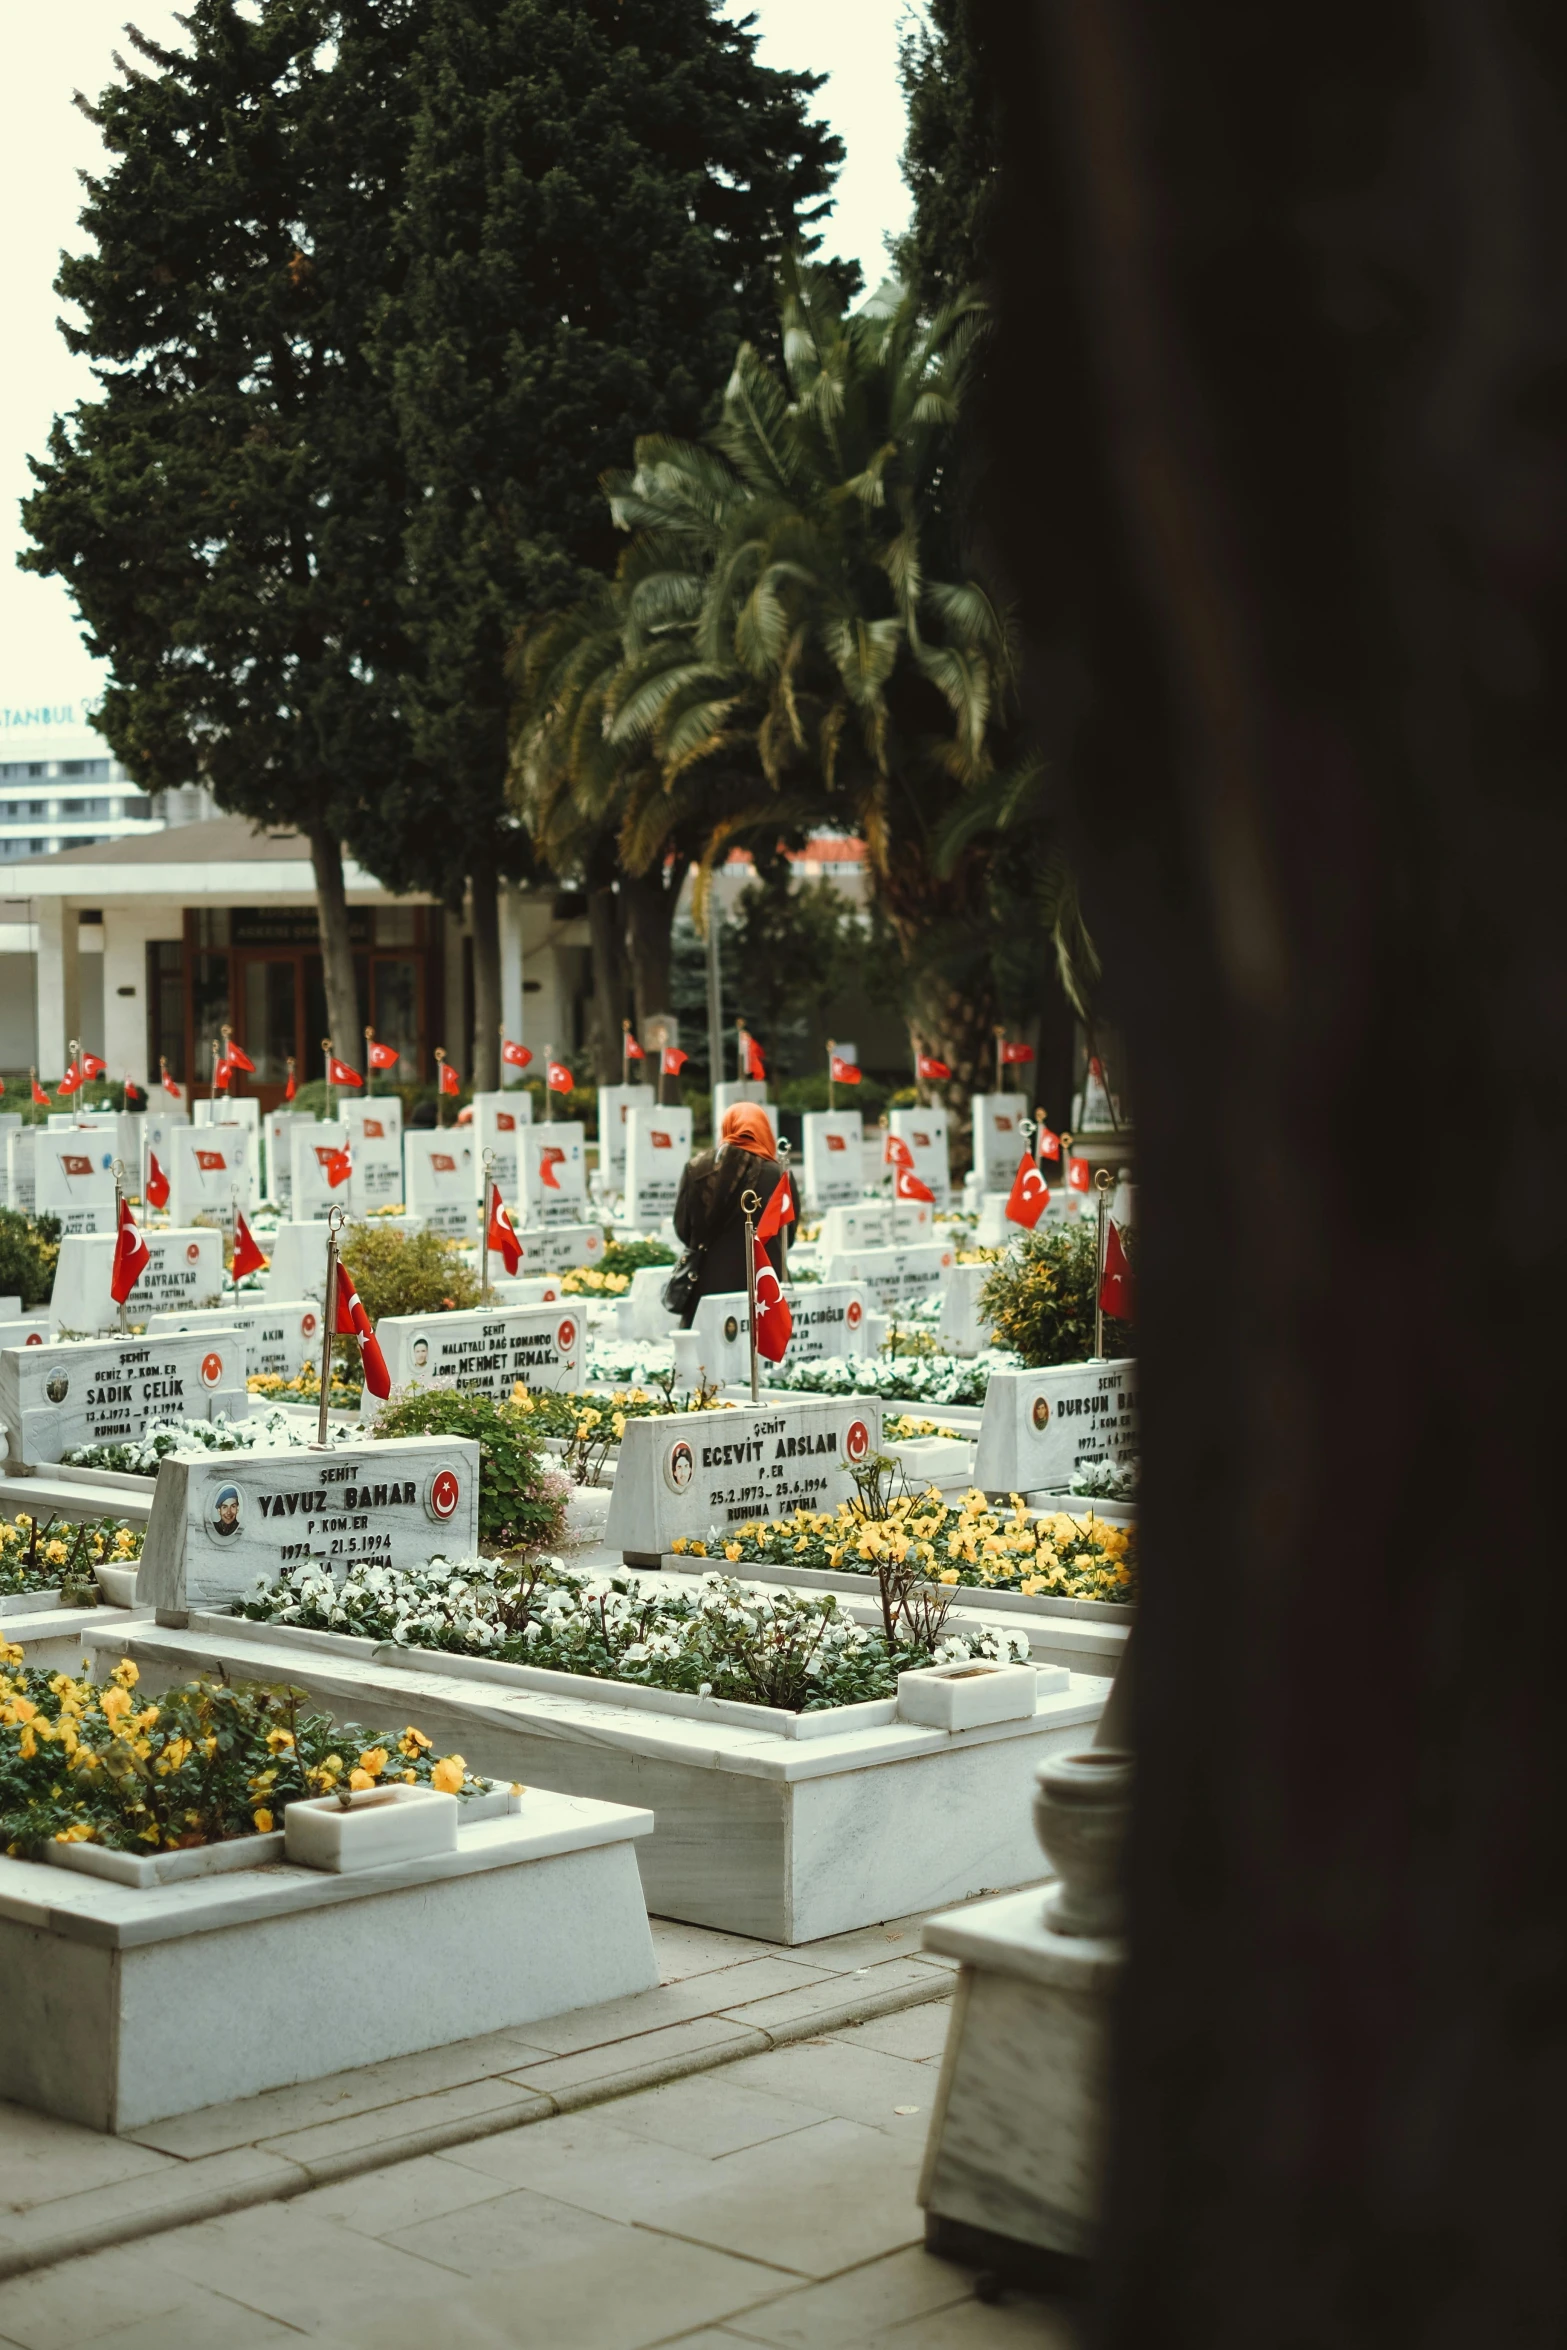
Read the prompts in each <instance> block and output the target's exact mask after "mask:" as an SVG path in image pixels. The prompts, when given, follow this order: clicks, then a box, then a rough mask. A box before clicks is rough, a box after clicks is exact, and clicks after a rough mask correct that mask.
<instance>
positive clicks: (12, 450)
mask: <svg viewBox="0 0 1567 2350" xmlns="http://www.w3.org/2000/svg"><path fill="white" fill-rule="evenodd" d="M917 5H918V0H724V13H725V14H726V15H728V16H731V17H736V18H738V17H742V16H745V15H747V14H751V13H754V14H755V16H756V18H757V20H758V26H759V29H760V31H761V34H762V48H761V55H762V59H763V62H764V63H765V64H768V65H777V66H788V67H796V68H798V67H808V68H810V69H811V70H812V71H813V72H817V73H826V74H829V75H830V76H831V79H830V81H829V83H828V85H827V87H826V88H825V89H824V90H823V91H822V92H821V93H820V96H819V98H818V105H819V106H820V108H821V110H822V111H823V112H824V113H825V114H826V116H827V118H828V119H829V121H830V122H831V123H832V125H833V127H834V129H835V130H837V131H838V132H839V133H840V134H841V136H842V138H843V140H844V143H845V145H846V146H847V148H848V161H847V163H846V165H845V167H844V171H843V175H842V178H841V180H840V182H839V192H838V206H837V214H836V225H835V226H834V227H833V228H832V229H831V230H830V231H829V234H828V239H827V249H828V250H829V251H837V252H840V253H845V254H851V255H852V256H853V257H854V258H855V259H856V260H857V261H858V262H859V264H860V267H861V269H862V270H863V271H864V273H865V278H866V281H867V283H868V284H869V285H875V284H876V282H877V280H878V279H879V278H880V277H881V276H883V275H884V273H885V248H884V243H883V240H884V238H885V236H886V234H887V233H888V232H889V231H896V230H897V229H899V228H901V227H902V226H903V224H904V222H905V220H906V218H907V214H908V200H907V195H906V191H905V189H904V186H903V182H902V180H901V179H900V177H899V174H898V152H899V149H900V148H901V146H902V144H903V102H902V93H901V91H900V90H899V87H898V80H897V36H898V27H899V25H900V23H901V22H902V21H903V20H904V19H905V18H906V17H907V16H908V15H909V14H910V12H911V8H917ZM127 18H131V19H132V21H134V22H135V23H136V24H138V25H140V27H141V28H142V30H143V32H145V33H147V34H148V35H149V36H151V37H152V38H153V39H156V40H162V41H166V42H168V43H169V44H170V45H171V46H172V45H174V44H175V43H177V41H178V39H179V29H178V27H177V26H176V24H175V22H174V10H173V9H172V8H170V7H167V6H165V5H163V4H162V0H53V4H52V5H50V4H49V0H43V4H42V5H32V6H24V5H23V4H22V0H12V5H11V7H9V8H8V9H7V10H6V21H5V28H4V31H3V33H0V65H3V68H4V71H3V74H0V218H3V219H4V220H5V223H6V237H5V262H4V317H5V337H4V345H3V351H4V356H3V359H0V703H6V704H12V705H16V704H23V703H37V702H45V701H47V702H59V701H66V700H70V699H72V698H74V697H75V696H77V695H81V694H90V693H92V692H93V691H94V690H95V687H96V684H97V682H98V679H99V671H98V667H97V665H96V664H95V663H94V662H92V661H90V660H89V659H88V657H87V654H86V652H85V651H84V649H83V647H82V643H81V639H80V636H79V634H78V631H77V626H76V619H75V615H74V613H73V612H72V610H71V606H70V601H69V599H68V597H67V596H66V594H65V591H64V589H63V588H62V587H61V586H60V584H59V582H58V581H56V580H46V579H36V578H34V577H33V576H32V575H31V574H29V573H24V572H20V571H18V570H17V569H16V568H15V555H16V551H17V549H18V548H19V547H20V545H21V544H22V531H21V523H20V519H19V517H18V513H17V501H18V499H19V498H20V497H22V496H23V495H24V494H25V492H26V491H27V489H28V488H29V486H30V480H31V477H30V475H29V474H28V471H27V457H28V455H29V454H30V453H33V454H38V453H41V452H42V450H43V448H44V445H45V441H46V438H47V435H48V430H49V423H50V419H51V418H52V417H53V416H54V415H56V414H57V413H58V412H59V411H61V410H64V409H68V408H69V407H70V406H71V405H72V404H73V402H75V401H76V400H78V399H81V398H82V397H83V396H84V395H86V394H88V393H90V391H91V388H92V383H91V377H90V375H89V374H88V371H87V369H86V366H85V363H83V362H81V361H78V360H74V359H72V358H71V356H70V354H69V353H68V352H67V350H66V348H65V345H64V343H63V341H62V340H61V338H60V334H59V331H58V328H57V326H56V324H55V321H56V318H57V316H58V314H59V307H60V305H59V301H58V298H57V297H56V296H55V294H54V293H53V292H52V291H51V286H52V283H53V279H54V276H55V273H56V271H57V269H58V267H59V256H60V253H61V251H62V250H75V249H76V248H77V245H78V241H79V235H80V232H79V231H78V229H77V226H76V215H77V211H78V209H79V205H80V199H81V189H80V186H79V184H78V181H77V176H76V175H77V173H78V172H79V171H80V170H83V169H92V168H96V166H97V164H98V162H99V161H100V159H101V151H100V150H99V148H98V142H97V137H96V134H95V133H94V131H93V128H92V125H91V124H90V123H89V122H87V121H86V120H85V118H84V117H83V116H82V115H81V114H80V113H79V112H78V111H77V109H76V108H75V107H74V106H73V105H72V103H71V94H72V92H73V91H74V90H77V89H81V90H86V91H87V92H89V93H90V94H94V95H95V94H96V93H97V92H98V91H100V90H101V89H102V88H103V87H104V85H105V84H106V83H107V82H108V81H109V80H110V79H111V77H112V75H113V71H114V68H113V64H112V52H113V50H114V49H115V47H116V46H117V45H121V44H122V42H123V34H122V30H121V28H122V27H123V25H124V24H125V22H126V19H127Z"/></svg>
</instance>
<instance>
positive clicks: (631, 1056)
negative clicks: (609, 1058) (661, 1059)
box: [622, 1028, 647, 1061]
mask: <svg viewBox="0 0 1567 2350" xmlns="http://www.w3.org/2000/svg"><path fill="white" fill-rule="evenodd" d="M622 1033H623V1035H624V1037H625V1045H626V1059H627V1060H628V1061H645V1060H646V1059H647V1055H646V1053H645V1052H644V1051H643V1050H642V1047H641V1046H640V1045H639V1044H638V1042H637V1040H636V1038H635V1037H634V1036H633V1035H632V1033H631V1031H630V1029H629V1028H627V1029H625V1030H624V1031H623V1032H622Z"/></svg>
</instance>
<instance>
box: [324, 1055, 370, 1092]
mask: <svg viewBox="0 0 1567 2350" xmlns="http://www.w3.org/2000/svg"><path fill="white" fill-rule="evenodd" d="M326 1081H327V1083H328V1085H353V1086H362V1085H363V1084H364V1079H363V1078H362V1077H361V1076H360V1074H359V1072H358V1070H357V1069H350V1067H349V1066H348V1063H347V1062H346V1061H340V1060H339V1059H338V1057H337V1055H336V1053H328V1054H327V1057H326Z"/></svg>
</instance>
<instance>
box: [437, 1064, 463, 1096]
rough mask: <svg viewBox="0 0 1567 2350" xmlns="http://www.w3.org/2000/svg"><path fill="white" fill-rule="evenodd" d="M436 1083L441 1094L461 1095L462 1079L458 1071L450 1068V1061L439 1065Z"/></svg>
mask: <svg viewBox="0 0 1567 2350" xmlns="http://www.w3.org/2000/svg"><path fill="white" fill-rule="evenodd" d="M438 1082H439V1084H440V1088H441V1091H442V1093H461V1091H462V1078H461V1076H460V1075H459V1073H458V1071H457V1070H456V1069H454V1068H453V1067H452V1064H451V1062H450V1061H443V1062H442V1063H441V1067H440V1076H439V1081H438Z"/></svg>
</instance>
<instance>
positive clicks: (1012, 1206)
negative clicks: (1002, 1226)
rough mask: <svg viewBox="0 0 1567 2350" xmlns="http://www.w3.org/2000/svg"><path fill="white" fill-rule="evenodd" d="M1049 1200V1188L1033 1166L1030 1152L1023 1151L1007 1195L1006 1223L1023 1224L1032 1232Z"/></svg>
mask: <svg viewBox="0 0 1567 2350" xmlns="http://www.w3.org/2000/svg"><path fill="white" fill-rule="evenodd" d="M1049 1200H1050V1186H1049V1184H1048V1183H1047V1182H1046V1181H1045V1179H1044V1177H1043V1175H1041V1174H1040V1172H1039V1169H1038V1168H1037V1167H1036V1166H1035V1164H1034V1159H1033V1154H1032V1152H1030V1151H1025V1152H1024V1153H1023V1156H1022V1157H1021V1159H1019V1161H1018V1168H1017V1173H1016V1174H1015V1175H1014V1176H1013V1178H1012V1189H1011V1191H1010V1192H1009V1193H1008V1195H1007V1211H1006V1212H1007V1221H1008V1223H1009V1224H1025V1225H1027V1227H1028V1229H1029V1231H1030V1232H1032V1231H1033V1229H1034V1226H1035V1225H1036V1224H1037V1223H1038V1222H1039V1219H1040V1217H1041V1216H1042V1215H1043V1214H1044V1212H1045V1209H1046V1207H1047V1206H1048V1204H1049Z"/></svg>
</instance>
